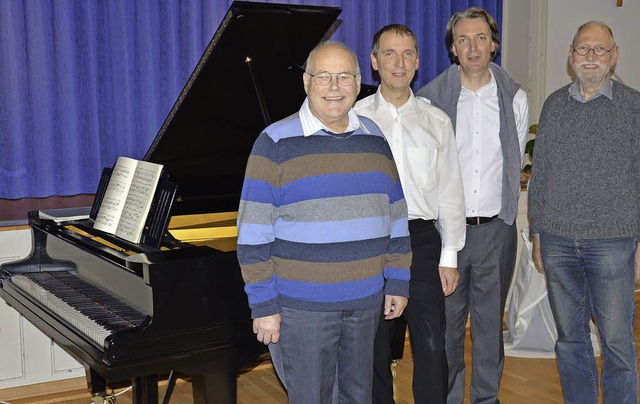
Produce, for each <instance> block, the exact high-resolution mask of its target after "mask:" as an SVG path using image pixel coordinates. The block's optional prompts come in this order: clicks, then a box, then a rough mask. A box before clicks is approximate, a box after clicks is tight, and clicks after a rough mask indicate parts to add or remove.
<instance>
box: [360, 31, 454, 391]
mask: <svg viewBox="0 0 640 404" xmlns="http://www.w3.org/2000/svg"><path fill="white" fill-rule="evenodd" d="M371 64H372V65H373V68H374V69H375V70H376V71H377V72H378V73H379V74H380V86H379V87H378V91H377V92H376V94H374V95H371V96H369V97H367V98H365V99H363V100H360V101H359V102H358V103H357V104H356V106H355V108H354V109H355V111H356V112H357V113H358V114H359V115H363V116H366V117H369V118H371V119H373V121H374V122H375V123H377V124H378V126H380V128H381V129H382V131H383V133H384V135H385V137H386V138H387V141H388V142H389V144H390V146H391V151H392V153H393V158H394V160H395V162H396V165H397V167H398V173H399V174H400V182H401V183H402V188H403V190H404V194H405V199H406V200H407V206H408V211H409V233H410V235H411V249H412V251H413V260H412V263H411V281H410V282H409V296H410V298H409V304H408V306H407V308H406V310H405V318H406V320H407V323H408V325H409V332H410V335H411V349H412V353H413V360H414V374H413V392H414V400H415V402H416V403H444V402H446V394H447V377H448V376H447V360H446V356H445V349H444V343H445V341H444V337H445V318H444V300H445V299H444V297H445V296H446V295H449V294H451V293H452V292H453V291H454V290H455V288H456V285H457V282H458V270H457V269H456V268H457V252H458V251H459V250H461V249H462V247H463V246H464V240H465V221H464V217H465V213H464V196H463V191H462V178H461V176H460V167H459V165H458V156H457V149H456V145H455V139H454V136H453V126H452V125H451V121H450V119H449V117H448V116H447V115H446V114H445V113H444V112H443V111H441V110H440V109H438V108H436V107H434V106H433V105H430V104H429V103H427V102H425V101H424V100H422V99H419V98H416V97H415V96H414V95H413V92H412V91H411V87H410V85H411V81H412V80H413V77H414V75H415V72H416V70H417V69H418V66H419V59H418V47H417V41H416V37H415V35H414V34H413V32H411V30H410V29H409V28H407V27H405V26H404V25H399V24H392V25H388V26H386V27H383V28H382V29H381V30H380V31H378V32H377V33H376V34H375V36H374V40H373V49H372V51H371ZM394 321H396V320H387V321H383V320H381V321H380V324H379V326H378V333H377V335H376V341H375V359H374V383H373V402H374V403H393V402H394V401H393V378H392V376H391V371H390V364H391V340H392V337H393V335H392V334H393V331H394V329H395V327H394V324H393V322H394Z"/></svg>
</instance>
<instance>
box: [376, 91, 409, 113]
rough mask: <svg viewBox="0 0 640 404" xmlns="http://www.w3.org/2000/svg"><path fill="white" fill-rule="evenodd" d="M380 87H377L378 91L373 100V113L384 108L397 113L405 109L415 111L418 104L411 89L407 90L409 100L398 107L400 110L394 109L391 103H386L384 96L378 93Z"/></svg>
mask: <svg viewBox="0 0 640 404" xmlns="http://www.w3.org/2000/svg"><path fill="white" fill-rule="evenodd" d="M380 88H381V86H378V91H376V95H375V97H374V98H373V108H374V111H377V110H378V108H380V107H383V106H386V107H388V108H391V109H392V110H395V111H398V112H400V111H401V110H403V109H405V108H412V109H414V110H416V109H417V106H418V103H417V101H416V97H414V96H413V90H411V88H409V92H410V94H409V99H408V100H407V102H405V103H404V104H402V105H401V106H400V108H396V106H395V105H393V104H392V103H390V102H389V101H387V100H386V99H385V98H384V96H383V95H382V92H381V91H380Z"/></svg>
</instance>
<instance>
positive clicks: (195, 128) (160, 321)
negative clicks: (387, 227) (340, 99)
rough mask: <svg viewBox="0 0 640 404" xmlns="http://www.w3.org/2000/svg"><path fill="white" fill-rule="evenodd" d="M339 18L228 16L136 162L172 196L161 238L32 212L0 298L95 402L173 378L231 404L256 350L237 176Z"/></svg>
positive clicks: (143, 393)
mask: <svg viewBox="0 0 640 404" xmlns="http://www.w3.org/2000/svg"><path fill="white" fill-rule="evenodd" d="M339 14H340V9H338V8H333V7H317V6H303V5H280V4H264V3H250V2H234V3H233V4H232V5H231V7H230V8H229V11H228V12H227V14H226V16H225V17H224V19H223V21H222V23H221V24H220V27H219V28H218V29H217V31H216V33H215V34H214V36H213V38H212V40H211V41H210V43H209V45H208V46H207V48H206V50H205V52H204V54H203V56H202V58H201V59H200V61H199V62H198V64H197V66H196V67H195V69H194V71H193V73H192V74H191V76H190V78H189V80H188V82H187V83H186V85H185V87H184V89H183V90H182V92H181V94H180V96H179V98H178V99H177V101H176V102H175V104H174V106H173V108H172V109H171V111H170V113H169V115H168V117H167V118H166V120H165V121H164V123H163V125H162V127H161V128H160V130H159V132H158V134H157V135H156V137H155V140H154V141H153V143H152V144H151V146H150V148H149V150H148V152H147V153H146V155H145V157H144V160H147V161H151V162H156V163H160V164H163V166H164V174H165V175H164V178H163V181H164V180H166V181H168V183H169V184H173V185H174V188H173V189H174V193H171V194H170V195H171V198H170V199H171V200H170V201H169V202H168V206H169V207H168V212H169V213H168V214H167V213H166V212H167V210H166V209H165V213H164V216H161V226H160V228H161V233H160V236H161V237H159V238H158V237H151V236H148V237H145V235H146V234H145V235H143V240H142V241H141V242H140V243H130V242H127V241H125V240H123V239H120V238H118V237H115V236H112V235H110V234H106V233H103V232H100V231H98V230H95V229H94V228H93V221H92V219H91V218H90V219H82V220H71V221H55V220H49V219H44V218H41V217H40V215H39V212H29V226H30V228H31V230H32V233H33V247H32V251H31V254H30V255H29V256H28V257H27V258H25V259H24V260H21V261H18V262H12V263H8V264H4V265H2V266H0V277H1V278H0V280H1V288H0V297H2V298H3V299H4V300H6V302H7V303H8V304H9V305H10V306H12V307H13V308H15V309H16V310H17V311H18V312H19V313H20V314H21V315H23V316H24V317H25V318H26V319H27V320H29V321H30V322H32V323H33V324H34V325H35V326H36V327H38V328H39V329H40V330H41V331H43V332H44V333H45V334H46V335H47V336H49V337H50V338H51V339H52V340H53V341H54V342H56V343H57V344H58V345H60V346H61V347H62V348H63V349H64V350H65V351H67V352H68V353H69V354H71V355H72V356H73V357H75V358H76V359H77V360H79V361H80V362H81V363H83V364H84V365H85V368H86V371H87V381H88V385H89V387H90V390H91V393H92V394H93V395H94V401H95V402H99V401H100V400H106V401H108V398H105V397H107V396H106V393H105V391H106V389H107V387H108V386H112V385H114V384H117V383H122V382H123V381H125V382H130V383H131V384H132V385H133V401H134V402H136V403H148V402H158V399H159V394H158V386H157V381H158V378H159V377H164V375H170V378H169V384H168V385H169V387H168V388H167V390H166V391H165V395H164V397H163V402H168V398H169V396H170V394H171V386H172V384H171V383H172V379H173V378H174V377H175V376H188V377H189V379H190V380H191V382H192V384H193V396H194V401H195V402H196V403H212V402H216V403H233V402H235V400H236V377H237V370H238V368H239V366H241V365H243V364H246V363H247V362H248V361H250V360H251V359H255V358H256V356H257V355H259V354H260V353H262V352H264V346H262V345H261V344H259V343H258V342H257V341H256V339H255V337H254V336H253V333H252V329H251V319H250V311H249V309H248V305H247V299H246V296H245V294H244V291H243V286H244V285H243V282H242V278H241V275H240V268H239V266H238V263H237V259H236V254H235V243H236V239H235V237H236V233H235V219H236V210H237V206H238V203H239V199H240V197H239V195H240V191H241V186H242V180H243V177H244V169H245V164H246V161H247V158H248V156H249V153H250V150H251V147H252V145H253V141H254V140H255V138H256V137H257V135H258V134H259V133H260V131H261V130H262V129H263V128H264V127H265V126H266V125H268V124H269V123H271V122H272V121H275V120H278V119H281V118H284V117H286V116H288V115H290V114H292V113H294V112H295V111H297V110H298V108H299V107H300V105H301V102H302V100H303V99H304V91H303V87H302V77H301V76H302V71H303V70H302V68H301V66H302V65H303V63H304V61H305V59H306V57H307V55H308V53H309V51H310V50H311V49H312V48H313V47H314V46H315V45H316V44H317V43H318V42H320V41H321V40H322V39H323V37H324V36H325V35H326V34H327V32H328V31H329V29H330V28H331V26H332V25H333V24H334V22H335V20H336V18H337V17H338V15H339ZM99 193H100V190H99V192H98V193H97V195H99ZM97 199H98V196H96V201H95V202H94V209H93V211H94V212H95V209H96V207H97V206H99V200H97ZM158 211H159V210H158ZM92 215H93V214H92ZM154 219H155V220H157V219H158V217H157V215H156V214H154V213H153V212H152V214H150V218H149V221H148V223H149V226H148V227H147V228H145V233H146V232H147V231H149V229H150V228H151V224H150V223H151V221H153V220H154ZM156 227H157V226H156ZM149 240H151V241H153V242H149Z"/></svg>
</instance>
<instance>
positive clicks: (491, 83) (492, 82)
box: [458, 66, 497, 94]
mask: <svg viewBox="0 0 640 404" xmlns="http://www.w3.org/2000/svg"><path fill="white" fill-rule="evenodd" d="M458 69H460V66H458ZM489 74H490V75H491V79H490V80H489V82H488V83H487V84H485V85H484V86H482V87H480V88H479V89H477V90H475V91H473V90H469V89H468V88H465V86H463V85H462V83H461V84H460V86H461V88H462V91H464V92H468V93H474V94H477V93H480V94H481V93H483V92H484V91H487V90H488V91H491V88H492V86H493V87H495V86H497V83H496V78H495V76H494V75H493V70H491V69H489Z"/></svg>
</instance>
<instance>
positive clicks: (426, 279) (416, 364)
mask: <svg viewBox="0 0 640 404" xmlns="http://www.w3.org/2000/svg"><path fill="white" fill-rule="evenodd" d="M409 233H410V235H411V249H412V251H413V260H412V262H411V282H410V283H409V304H408V305H407V308H406V309H405V311H404V317H405V319H406V321H407V324H408V325H409V334H410V341H411V351H412V354H413V395H414V400H415V403H416V404H431V403H446V401H447V390H448V385H447V380H448V368H447V358H446V355H445V348H444V341H445V340H444V332H445V316H444V294H443V292H442V283H441V282H440V274H439V272H438V265H439V263H440V250H441V248H442V242H441V240H440V233H438V230H437V229H436V227H435V225H434V224H433V222H432V221H425V220H411V221H409ZM395 322H396V320H390V321H388V320H384V314H383V315H382V318H381V320H380V324H379V325H378V331H377V334H376V339H375V343H374V352H375V353H374V363H373V367H374V368H373V402H374V403H376V404H388V403H394V400H393V377H392V375H391V370H390V366H391V360H392V358H393V349H392V346H393V340H394V333H395V330H396V324H395ZM400 329H401V328H400Z"/></svg>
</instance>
